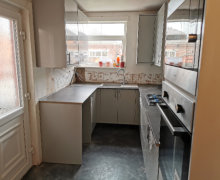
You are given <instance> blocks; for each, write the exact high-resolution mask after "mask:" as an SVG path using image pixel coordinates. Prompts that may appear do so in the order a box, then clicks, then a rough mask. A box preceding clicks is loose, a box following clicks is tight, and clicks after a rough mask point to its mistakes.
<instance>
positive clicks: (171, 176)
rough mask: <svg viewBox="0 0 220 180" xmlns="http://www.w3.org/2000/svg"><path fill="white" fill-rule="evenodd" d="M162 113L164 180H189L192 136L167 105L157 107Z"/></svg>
mask: <svg viewBox="0 0 220 180" xmlns="http://www.w3.org/2000/svg"><path fill="white" fill-rule="evenodd" d="M157 107H158V109H159V111H160V113H161V125H160V148H159V167H160V171H161V175H162V177H163V180H176V179H178V180H187V179H188V172H189V163H190V150H191V134H190V133H189V132H188V131H187V130H186V128H185V127H184V126H183V125H182V124H181V123H180V120H179V119H178V118H177V116H175V114H174V113H173V112H172V110H171V109H170V108H169V107H168V106H167V105H157Z"/></svg>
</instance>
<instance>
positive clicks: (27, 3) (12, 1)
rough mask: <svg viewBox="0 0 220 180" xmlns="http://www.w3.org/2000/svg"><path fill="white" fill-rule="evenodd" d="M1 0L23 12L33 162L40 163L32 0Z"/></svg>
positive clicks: (40, 151) (40, 150) (34, 163)
mask: <svg viewBox="0 0 220 180" xmlns="http://www.w3.org/2000/svg"><path fill="white" fill-rule="evenodd" d="M0 1H1V2H3V3H5V4H7V5H11V6H13V7H14V8H17V9H19V12H20V13H21V14H22V28H23V30H24V31H25V36H26V39H25V41H24V42H23V45H24V50H25V52H24V53H25V54H24V61H25V65H26V77H27V79H26V80H27V90H28V92H29V93H30V100H29V101H28V105H29V121H30V133H31V145H32V147H31V151H32V164H33V165H39V164H40V163H41V162H42V149H41V131H40V115H39V104H38V103H37V101H36V99H35V73H34V72H35V68H36V53H35V43H34V26H33V9H32V1H31V0H0Z"/></svg>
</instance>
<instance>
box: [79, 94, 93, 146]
mask: <svg viewBox="0 0 220 180" xmlns="http://www.w3.org/2000/svg"><path fill="white" fill-rule="evenodd" d="M92 99H93V98H92V96H91V97H90V98H88V99H87V100H86V101H85V102H84V103H83V105H82V130H83V132H82V134H83V135H82V138H83V143H85V144H87V143H90V142H91V134H92V120H93V119H92V118H93V117H92V116H93V112H92V111H93V110H94V107H92V106H91V105H92V103H93V102H92Z"/></svg>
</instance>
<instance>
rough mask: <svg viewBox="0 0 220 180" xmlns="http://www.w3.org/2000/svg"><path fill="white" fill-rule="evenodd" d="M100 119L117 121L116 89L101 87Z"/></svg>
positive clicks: (106, 121)
mask: <svg viewBox="0 0 220 180" xmlns="http://www.w3.org/2000/svg"><path fill="white" fill-rule="evenodd" d="M100 116H101V118H100V121H101V122H104V123H117V90H114V89H101V106H100Z"/></svg>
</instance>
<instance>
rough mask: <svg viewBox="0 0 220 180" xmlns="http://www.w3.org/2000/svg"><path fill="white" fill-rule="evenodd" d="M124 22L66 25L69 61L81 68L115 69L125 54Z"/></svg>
mask: <svg viewBox="0 0 220 180" xmlns="http://www.w3.org/2000/svg"><path fill="white" fill-rule="evenodd" d="M125 25H126V24H125V23H124V22H89V23H88V24H66V39H67V60H68V61H69V63H70V64H79V65H81V66H100V64H101V65H102V67H103V66H106V67H113V66H114V63H115V62H116V59H117V57H121V56H122V55H124V54H125V48H124V47H125V41H126V33H125V29H126V28H125Z"/></svg>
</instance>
